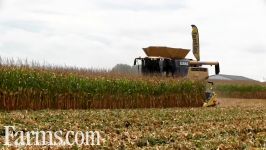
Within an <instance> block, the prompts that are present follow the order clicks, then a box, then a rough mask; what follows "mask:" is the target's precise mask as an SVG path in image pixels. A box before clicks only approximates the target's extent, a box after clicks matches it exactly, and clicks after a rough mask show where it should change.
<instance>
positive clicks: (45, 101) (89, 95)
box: [0, 67, 205, 109]
mask: <svg viewBox="0 0 266 150" xmlns="http://www.w3.org/2000/svg"><path fill="white" fill-rule="evenodd" d="M204 90H205V84H204V83H202V82H198V81H189V80H166V79H164V78H138V77H136V78H120V77H104V76H80V75H77V74H74V72H73V73H67V74H63V73H60V72H55V71H53V70H49V69H32V68H25V67H24V68H23V67H0V93H2V100H1V101H0V103H2V104H3V105H2V106H7V107H10V106H9V105H12V107H13V108H14V109H15V107H16V106H14V104H15V105H17V106H19V107H21V108H23V107H24V106H23V107H22V105H19V104H20V103H23V104H26V103H30V102H31V101H35V102H36V104H34V105H39V104H38V102H39V103H42V104H40V105H48V106H49V107H48V106H47V107H48V108H50V106H53V105H57V106H56V108H61V107H60V106H61V105H65V104H66V103H67V105H69V106H65V107H67V108H69V107H70V108H72V107H80V106H81V107H82V108H93V106H92V105H93V104H92V103H93V102H94V101H96V100H98V101H101V100H102V101H101V102H103V100H104V101H107V100H108V101H107V102H103V103H105V104H97V108H99V107H101V106H103V105H104V108H109V107H108V106H110V105H113V106H112V108H115V105H116V104H114V103H121V104H119V105H121V107H125V106H123V105H125V104H124V103H125V102H126V101H125V100H127V101H128V102H130V103H131V104H128V105H127V106H130V105H131V106H130V107H139V106H140V105H143V106H142V107H149V105H150V104H151V103H153V102H152V101H155V102H156V104H155V103H153V104H154V105H157V106H150V107H165V106H166V105H167V107H169V106H171V104H170V103H174V104H175V105H173V106H172V107H174V106H177V105H179V106H201V105H202V101H203V95H204ZM0 97H1V95H0ZM60 99H61V100H60ZM119 100H120V101H119ZM136 100H142V102H140V101H139V102H138V103H139V104H136V102H135V101H136ZM122 101H124V102H122ZM161 101H163V103H164V104H165V105H161V104H160V103H162V102H161ZM9 103H10V104H9ZM97 103H99V102H97ZM106 103H108V104H106ZM111 103H113V104H111ZM167 103H169V104H167ZM190 104H193V105H190ZM34 105H33V106H32V108H34V107H35V106H34ZM70 105H71V106H70ZM160 105H161V106H160ZM28 106H31V105H30V104H29V105H28ZM65 107H63V108H65ZM110 107H111V106H110ZM52 108H53V107H52ZM0 109H1V108H0ZM2 109H4V108H3V107H2ZM34 109H35V108H34Z"/></svg>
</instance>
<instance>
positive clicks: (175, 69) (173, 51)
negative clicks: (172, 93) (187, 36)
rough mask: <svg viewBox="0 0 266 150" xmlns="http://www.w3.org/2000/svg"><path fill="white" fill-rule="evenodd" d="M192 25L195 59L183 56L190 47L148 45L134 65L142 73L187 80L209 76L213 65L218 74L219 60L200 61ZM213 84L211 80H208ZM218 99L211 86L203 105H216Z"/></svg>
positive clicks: (203, 78)
mask: <svg viewBox="0 0 266 150" xmlns="http://www.w3.org/2000/svg"><path fill="white" fill-rule="evenodd" d="M191 26H192V39H193V54H194V56H195V58H196V60H192V59H188V58H185V57H186V55H187V54H188V53H189V51H190V49H183V48H171V47H161V46H150V47H148V48H143V50H144V52H145V53H146V55H147V57H144V58H141V57H139V58H135V61H134V65H138V66H141V73H142V74H143V75H165V76H172V77H176V78H186V79H189V80H205V81H207V79H208V78H209V73H208V68H205V67H203V66H204V65H210V66H213V65H214V66H215V74H219V72H220V67H219V62H216V61H215V62H210V61H200V47H199V34H198V29H197V27H196V26H195V25H191ZM208 83H211V84H212V85H213V83H212V82H208ZM217 104H218V101H217V99H216V94H215V92H214V91H213V90H212V87H210V88H209V89H207V90H206V100H205V102H204V104H203V106H204V107H208V106H216V105H217Z"/></svg>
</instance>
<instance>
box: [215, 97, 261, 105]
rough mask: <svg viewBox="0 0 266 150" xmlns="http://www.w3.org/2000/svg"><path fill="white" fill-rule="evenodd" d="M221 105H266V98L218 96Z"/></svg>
mask: <svg viewBox="0 0 266 150" xmlns="http://www.w3.org/2000/svg"><path fill="white" fill-rule="evenodd" d="M218 101H219V102H220V106H221V107H232V106H237V107H250V106H251V107H254V106H255V107H266V99H238V98H218Z"/></svg>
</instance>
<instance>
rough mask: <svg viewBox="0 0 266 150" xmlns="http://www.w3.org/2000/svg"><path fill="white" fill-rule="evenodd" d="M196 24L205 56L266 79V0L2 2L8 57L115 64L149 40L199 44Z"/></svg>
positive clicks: (0, 28)
mask: <svg viewBox="0 0 266 150" xmlns="http://www.w3.org/2000/svg"><path fill="white" fill-rule="evenodd" d="M191 24H195V25H197V27H198V29H199V34H200V46H201V47H200V49H201V60H203V61H219V62H220V68H221V74H229V75H242V76H246V77H249V78H253V79H256V80H262V79H266V67H265V65H266V57H265V56H266V0H252V1H251V0H215V1H214V0H201V1H199V0H178V1H174V0H145V1H144V0H23V1H22V0H0V57H2V58H14V59H17V58H20V59H28V60H34V61H38V62H40V63H42V62H46V63H48V64H54V65H67V66H76V67H86V68H105V69H110V68H112V67H113V66H114V65H115V64H118V63H123V64H129V65H133V61H134V58H135V57H139V56H142V57H144V56H145V53H144V52H143V51H142V48H144V47H148V46H168V47H177V48H188V49H192V37H191V26H190V25H191ZM187 57H188V58H193V59H195V58H194V56H193V55H192V53H191V52H190V53H189V55H188V56H187ZM213 70H214V67H213V68H212V70H211V71H210V73H213V72H214V71H213Z"/></svg>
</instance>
